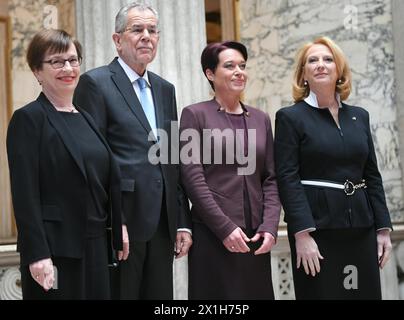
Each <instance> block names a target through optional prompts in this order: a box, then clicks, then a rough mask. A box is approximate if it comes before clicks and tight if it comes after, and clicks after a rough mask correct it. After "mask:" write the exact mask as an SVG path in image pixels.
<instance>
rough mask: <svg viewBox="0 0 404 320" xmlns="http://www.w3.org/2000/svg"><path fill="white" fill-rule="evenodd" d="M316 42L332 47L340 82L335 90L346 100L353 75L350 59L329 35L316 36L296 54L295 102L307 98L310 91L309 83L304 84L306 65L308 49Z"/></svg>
mask: <svg viewBox="0 0 404 320" xmlns="http://www.w3.org/2000/svg"><path fill="white" fill-rule="evenodd" d="M315 44H322V45H324V46H326V47H327V48H328V49H330V51H331V53H332V55H333V57H334V61H335V65H336V67H337V75H338V79H339V80H338V82H337V83H336V84H335V91H336V92H337V93H339V95H340V98H341V100H342V101H343V100H346V99H347V98H348V97H349V95H350V93H351V82H352V75H351V69H350V68H349V65H348V61H347V59H346V57H345V54H344V53H343V52H342V50H341V48H340V47H339V46H338V45H337V44H336V43H335V42H334V41H332V40H331V39H330V38H328V37H319V38H316V39H315V40H314V41H313V42H308V43H306V44H305V45H304V46H303V47H302V48H300V50H299V52H298V53H297V56H296V65H295V72H294V76H293V99H294V101H295V102H298V101H301V100H303V99H304V98H306V97H307V96H308V95H309V93H310V88H309V86H308V85H306V86H305V85H304V77H303V74H304V65H305V63H306V59H307V51H308V50H309V49H310V48H311V47H312V46H313V45H315Z"/></svg>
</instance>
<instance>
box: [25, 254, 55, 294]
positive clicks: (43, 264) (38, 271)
mask: <svg viewBox="0 0 404 320" xmlns="http://www.w3.org/2000/svg"><path fill="white" fill-rule="evenodd" d="M29 271H30V272H31V276H32V278H33V279H34V280H35V281H36V282H38V283H39V285H40V286H41V287H42V288H44V289H45V291H48V290H49V289H50V288H52V287H53V283H54V282H55V275H54V271H53V263H52V260H51V259H50V258H47V259H42V260H39V261H36V262H34V263H31V264H30V265H29Z"/></svg>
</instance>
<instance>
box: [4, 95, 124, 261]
mask: <svg viewBox="0 0 404 320" xmlns="http://www.w3.org/2000/svg"><path fill="white" fill-rule="evenodd" d="M77 109H78V110H79V111H80V112H81V114H82V115H83V117H84V118H85V119H86V120H87V122H88V124H89V125H90V127H91V128H92V129H93V130H94V131H95V132H96V134H97V135H98V137H99V138H100V140H101V141H102V142H103V143H104V145H105V146H106V148H107V150H108V152H109V153H110V159H111V161H110V165H111V167H110V193H109V206H110V212H109V213H110V214H111V217H110V219H111V220H110V221H112V230H113V244H114V248H115V249H117V250H122V228H121V210H120V201H121V199H120V197H121V195H120V192H119V168H118V166H117V165H116V162H114V160H113V156H112V153H111V151H110V149H109V147H108V145H107V143H106V141H105V139H104V138H103V137H102V135H101V134H100V133H99V131H98V130H97V129H96V125H95V124H94V122H93V120H92V119H91V117H90V116H89V115H88V114H87V113H86V112H85V111H83V110H81V109H80V108H77ZM7 153H8V161H9V167H10V178H11V193H12V198H13V205H14V213H15V217H16V222H17V228H18V242H17V249H18V251H19V252H20V254H21V264H22V265H28V264H30V263H32V262H35V261H38V260H41V259H44V258H49V257H51V256H58V257H69V258H81V257H82V255H83V252H84V249H85V247H84V246H85V243H86V241H85V238H86V222H87V212H86V210H87V200H88V199H89V198H90V197H91V194H90V191H89V184H88V181H87V177H86V172H85V168H84V162H83V161H84V160H83V158H82V155H81V153H80V150H79V148H78V146H77V145H76V143H75V141H74V139H73V137H72V136H71V134H70V132H69V129H68V127H67V125H66V123H65V122H64V120H63V118H62V116H61V115H60V114H59V113H58V111H56V109H55V108H54V107H53V106H52V105H51V103H50V102H49V100H48V99H47V98H46V97H45V95H44V94H43V93H41V94H40V95H39V97H38V99H37V100H36V101H33V102H31V103H29V104H28V105H26V106H24V107H23V108H21V109H18V110H17V111H15V112H14V114H13V116H12V118H11V121H10V124H9V127H8V132H7Z"/></svg>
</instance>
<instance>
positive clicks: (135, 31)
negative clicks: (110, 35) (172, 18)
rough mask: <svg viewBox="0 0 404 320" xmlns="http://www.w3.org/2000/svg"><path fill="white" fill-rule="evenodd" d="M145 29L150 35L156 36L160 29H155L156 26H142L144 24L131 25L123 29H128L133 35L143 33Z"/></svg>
mask: <svg viewBox="0 0 404 320" xmlns="http://www.w3.org/2000/svg"><path fill="white" fill-rule="evenodd" d="M145 30H147V32H148V33H149V35H150V36H151V37H157V36H158V35H159V33H160V31H159V30H158V29H157V26H148V27H144V26H137V25H134V26H131V27H128V28H126V29H125V31H129V32H130V34H133V35H134V36H140V35H142V34H143V33H144V31H145Z"/></svg>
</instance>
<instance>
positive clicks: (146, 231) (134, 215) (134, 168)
mask: <svg viewBox="0 0 404 320" xmlns="http://www.w3.org/2000/svg"><path fill="white" fill-rule="evenodd" d="M149 81H150V83H151V86H152V95H153V99H154V106H155V110H156V119H157V126H158V128H161V129H164V130H165V131H166V132H167V133H168V138H169V141H170V143H169V146H168V148H169V150H170V149H171V148H170V147H171V140H173V142H174V143H177V141H175V139H178V137H171V122H172V121H177V105H176V99H175V89H174V86H173V85H172V84H171V83H169V82H167V81H166V80H164V79H162V78H161V77H159V76H158V75H156V74H154V73H152V72H149ZM74 102H75V103H76V104H77V105H78V106H80V107H82V108H84V109H86V110H87V111H88V112H89V113H90V114H91V115H92V116H93V118H94V119H95V122H96V123H97V125H98V126H99V128H100V130H101V132H102V134H103V135H104V136H105V137H106V139H107V141H108V143H109V145H110V147H111V149H112V152H113V154H114V156H115V157H116V159H117V161H118V164H119V166H120V169H121V176H122V179H121V189H122V206H123V211H124V215H125V218H126V223H127V226H128V232H129V238H130V240H136V241H148V240H150V239H151V238H152V236H153V234H154V232H155V231H156V228H157V225H158V222H159V218H160V212H161V209H162V204H163V201H164V205H165V207H166V211H167V215H168V224H169V231H170V236H171V239H172V240H174V239H175V236H176V229H177V227H187V228H190V225H191V223H190V221H189V220H190V218H189V208H188V201H187V199H186V198H185V196H184V193H183V192H182V188H181V186H180V179H179V166H178V165H177V164H170V163H169V164H156V165H155V164H152V163H150V161H149V159H148V152H149V149H150V148H151V147H152V146H153V145H154V143H155V142H154V141H148V134H149V132H150V131H151V128H150V125H149V123H148V121H147V118H146V115H145V114H144V112H143V109H142V106H141V105H140V102H139V100H138V98H137V96H136V93H135V91H134V89H133V86H132V84H131V82H130V80H129V78H128V77H127V75H126V74H125V72H124V70H123V69H122V67H121V66H120V64H119V62H118V61H117V58H115V59H114V60H113V61H112V62H111V63H110V64H109V65H108V66H103V67H100V68H96V69H93V70H91V71H89V72H87V73H85V74H83V75H82V76H81V78H80V81H79V84H78V86H77V88H76V92H75V97H74ZM170 151H171V152H178V150H177V149H175V150H174V149H173V150H170Z"/></svg>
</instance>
